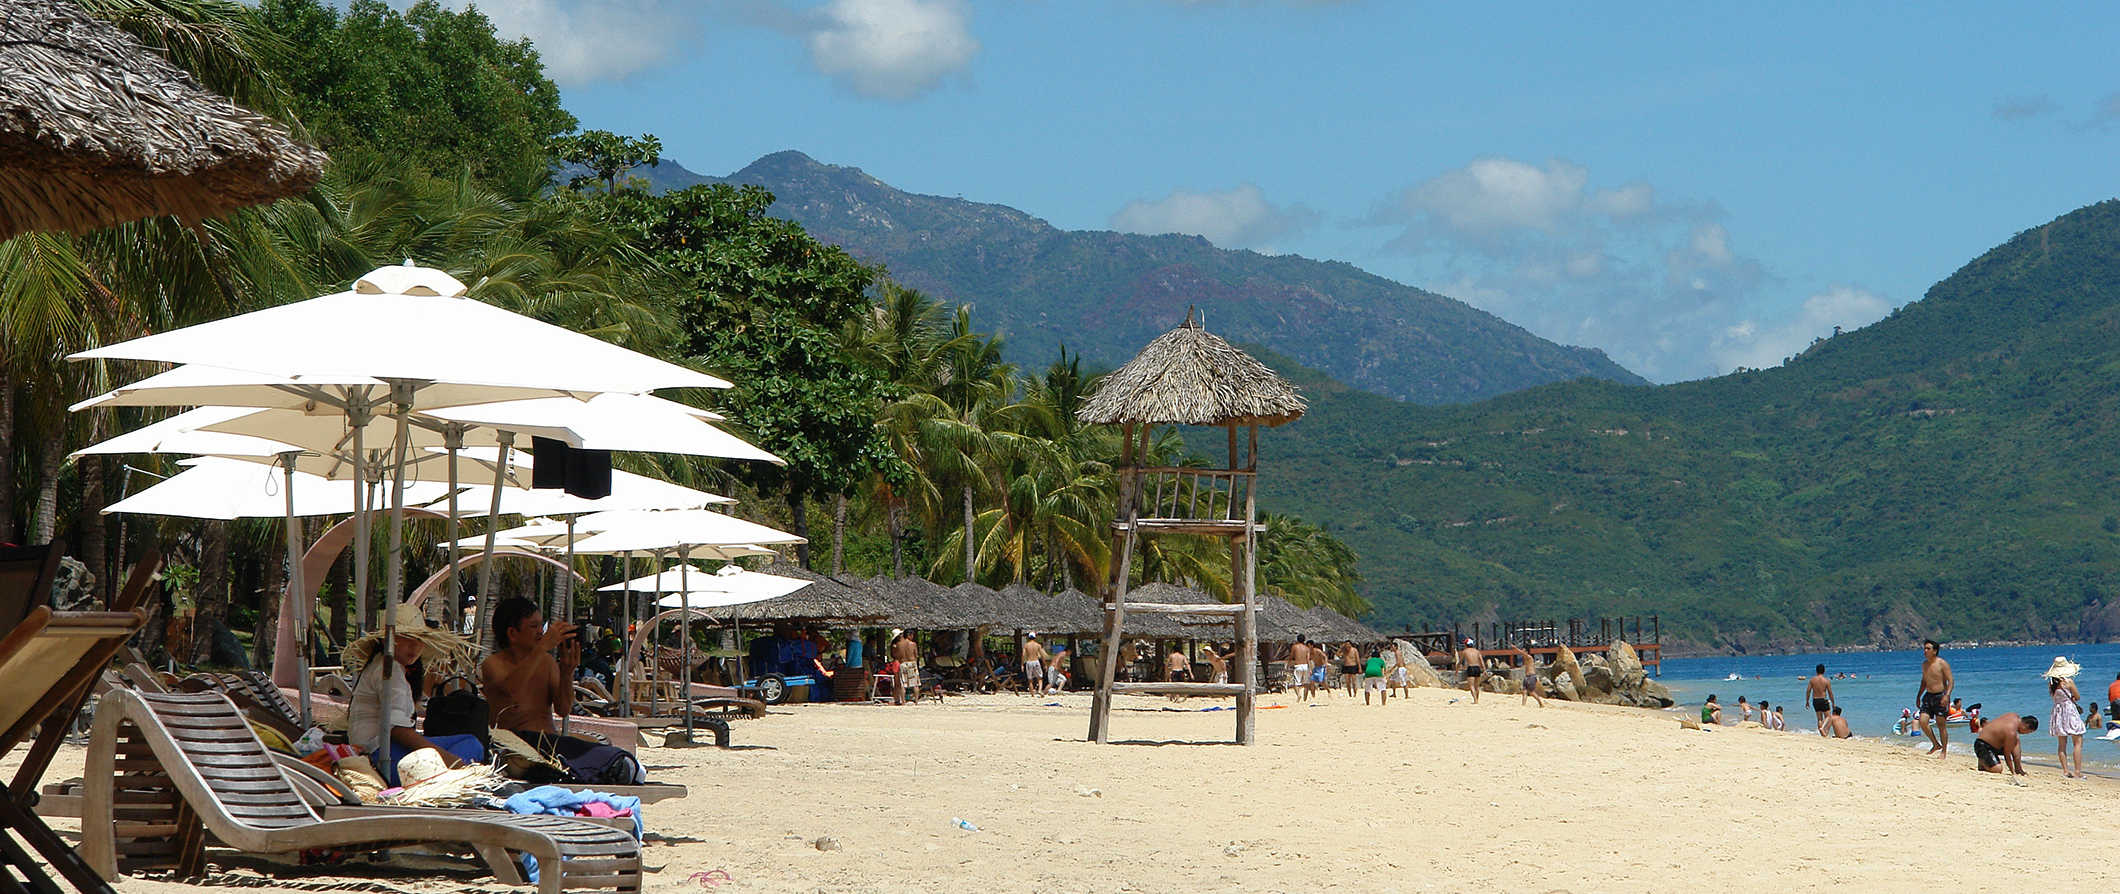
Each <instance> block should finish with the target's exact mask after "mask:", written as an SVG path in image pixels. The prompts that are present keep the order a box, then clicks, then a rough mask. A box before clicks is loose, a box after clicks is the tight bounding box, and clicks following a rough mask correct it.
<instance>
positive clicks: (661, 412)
mask: <svg viewBox="0 0 2120 894" xmlns="http://www.w3.org/2000/svg"><path fill="white" fill-rule="evenodd" d="M707 412H708V411H705V410H700V409H698V408H695V407H689V406H686V405H684V404H681V403H678V402H676V401H671V400H664V399H662V398H660V397H655V396H652V395H645V394H617V393H611V394H599V395H596V396H594V397H591V398H589V399H588V400H570V399H568V398H543V399H536V400H511V401H505V402H501V403H491V404H479V405H476V406H465V407H447V408H443V409H438V410H435V411H433V413H432V415H434V416H435V417H436V418H440V419H448V420H454V421H458V422H468V423H472V424H476V425H483V426H491V427H494V428H506V429H513V430H516V431H523V430H524V428H523V427H524V426H527V425H548V426H558V427H562V428H565V429H568V430H570V431H573V432H577V433H579V434H580V435H581V440H580V442H579V443H577V444H575V445H574V446H577V447H582V448H586V449H590V450H630V451H638V452H644V453H682V454H686V455H690V456H712V457H720V458H723V459H748V460H758V461H761V462H769V463H778V464H782V465H785V464H786V463H785V461H783V460H782V459H781V458H780V457H778V456H774V455H773V454H771V453H768V452H766V451H764V450H760V449H758V448H757V447H755V446H752V445H751V444H750V442H748V441H745V440H744V439H742V438H739V437H737V436H735V435H732V434H729V433H728V432H726V431H723V430H722V429H720V428H718V427H716V426H715V425H714V424H713V423H712V422H710V421H709V418H708V417H707V416H701V415H699V414H701V413H707ZM710 415H712V414H710ZM712 418H717V419H718V418H720V417H719V416H713V417H712Z"/></svg>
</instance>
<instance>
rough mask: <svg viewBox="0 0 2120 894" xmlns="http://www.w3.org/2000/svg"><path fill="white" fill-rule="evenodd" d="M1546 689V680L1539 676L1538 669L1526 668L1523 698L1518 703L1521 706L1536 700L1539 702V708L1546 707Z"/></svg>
mask: <svg viewBox="0 0 2120 894" xmlns="http://www.w3.org/2000/svg"><path fill="white" fill-rule="evenodd" d="M1545 689H1546V679H1545V678H1544V677H1541V676H1539V675H1538V668H1535V667H1526V668H1524V692H1523V697H1521V698H1518V699H1517V700H1516V703H1517V704H1518V705H1519V706H1521V705H1522V704H1524V703H1525V702H1527V701H1533V700H1536V701H1537V702H1538V706H1539V707H1541V708H1543V707H1545V706H1546V692H1545Z"/></svg>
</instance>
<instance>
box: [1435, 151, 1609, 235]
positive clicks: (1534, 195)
mask: <svg viewBox="0 0 2120 894" xmlns="http://www.w3.org/2000/svg"><path fill="white" fill-rule="evenodd" d="M1589 177H1590V172H1589V171H1588V170H1586V169H1584V168H1583V167H1582V166H1581V165H1577V164H1571V163H1569V162H1565V161H1559V160H1554V161H1549V162H1547V163H1546V166H1545V167H1543V168H1541V167H1537V166H1535V165H1530V164H1526V163H1524V162H1521V161H1517V160H1515V159H1509V158H1482V159H1477V160H1474V161H1473V162H1472V163H1471V164H1468V165H1466V166H1464V167H1462V168H1458V169H1457V170H1454V171H1448V172H1446V173H1443V174H1441V175H1439V176H1436V177H1433V178H1430V179H1429V180H1427V181H1425V182H1422V183H1419V184H1416V185H1415V186H1413V187H1411V188H1409V189H1406V190H1405V191H1403V192H1401V193H1399V195H1398V197H1397V199H1396V204H1397V206H1398V208H1399V209H1400V210H1402V211H1404V212H1406V213H1408V214H1412V215H1416V216H1425V217H1430V218H1433V219H1435V220H1436V221H1438V222H1440V223H1441V224H1442V225H1444V226H1446V227H1448V228H1450V229H1451V230H1454V231H1456V232H1458V233H1460V234H1466V235H1484V234H1491V233H1496V232H1500V231H1503V230H1511V229H1519V228H1530V229H1537V230H1553V229H1555V228H1556V227H1557V226H1558V225H1559V224H1560V223H1561V221H1562V219H1563V218H1565V217H1566V216H1568V215H1570V214H1572V213H1573V212H1574V211H1575V210H1576V209H1577V208H1579V207H1580V206H1581V205H1582V202H1583V186H1584V184H1586V183H1588V182H1589Z"/></svg>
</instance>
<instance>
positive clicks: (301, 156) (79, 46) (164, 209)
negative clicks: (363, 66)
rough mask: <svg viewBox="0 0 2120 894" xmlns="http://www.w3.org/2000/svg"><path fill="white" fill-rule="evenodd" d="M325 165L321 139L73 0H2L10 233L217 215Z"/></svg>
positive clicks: (4, 180) (299, 181) (304, 183)
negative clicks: (301, 134) (314, 141)
mask: <svg viewBox="0 0 2120 894" xmlns="http://www.w3.org/2000/svg"><path fill="white" fill-rule="evenodd" d="M323 171H324V153H322V152H320V151H318V150H316V149H312V148H310V147H308V146H304V145H302V144H301V143H298V142H295V141H294V139H293V138H291V137H289V136H288V134H287V131H286V130H284V129H282V128H281V127H280V126H279V125H277V124H274V123H273V122H272V121H270V120H268V119H266V118H265V117H264V116H262V115H259V114H257V113H255V112H252V111H250V110H248V109H245V108H243V107H241V106H238V105H236V104H235V103H234V102H233V101H231V100H229V99H227V98H225V97H221V96H217V95H215V94H213V93H212V92H209V91H208V90H207V89H206V88H205V87H202V86H200V85H199V83H198V81H196V80H194V79H193V78H192V77H191V75H190V74H189V73H187V72H185V71H184V70H183V69H180V68H178V67H176V66H175V65H172V64H170V63H169V62H168V61H167V60H165V59H163V58H162V57H161V56H160V55H158V54H157V53H156V52H155V51H153V50H150V49H148V48H147V47H144V46H142V45H140V43H139V42H137V41H135V40H133V39H132V38H131V37H128V36H126V35H125V34H124V33H123V32H121V31H119V30H117V29H116V28H112V27H111V26H109V25H106V24H104V23H102V22H99V21H96V20H95V19H93V18H91V17H90V16H89V15H88V14H87V13H85V12H83V11H82V10H81V8H80V7H78V6H75V5H74V4H73V3H71V2H68V0H0V239H7V238H10V237H13V236H15V235H16V234H18V233H22V232H25V231H28V230H68V231H72V232H77V233H78V232H83V231H87V230H93V229H97V228H100V227H106V226H110V225H112V224H116V223H122V222H125V221H128V220H135V219H138V218H142V217H153V216H157V215H173V216H175V217H178V218H181V219H183V220H186V221H198V220H200V219H203V218H208V217H219V216H221V215H224V214H227V213H229V212H231V211H234V210H236V209H237V208H242V207H244V206H247V205H258V204H263V203H266V202H271V201H273V200H275V199H280V198H284V197H286V196H290V195H294V194H296V193H299V192H302V191H304V190H307V189H308V188H310V187H311V186H314V185H316V182H317V178H318V177H320V176H322V174H323Z"/></svg>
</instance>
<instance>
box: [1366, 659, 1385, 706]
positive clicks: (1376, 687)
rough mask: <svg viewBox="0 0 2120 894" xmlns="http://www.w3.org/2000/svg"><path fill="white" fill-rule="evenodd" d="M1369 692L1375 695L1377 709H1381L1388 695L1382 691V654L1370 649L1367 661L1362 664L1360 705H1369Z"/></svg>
mask: <svg viewBox="0 0 2120 894" xmlns="http://www.w3.org/2000/svg"><path fill="white" fill-rule="evenodd" d="M1371 692H1374V693H1376V694H1377V707H1380V708H1381V707H1383V706H1384V702H1385V700H1386V699H1387V698H1389V695H1388V693H1386V692H1385V690H1384V653H1383V651H1382V650H1380V649H1376V648H1371V649H1370V650H1369V659H1368V660H1367V661H1364V662H1362V704H1365V705H1366V704H1369V694H1370V693H1371Z"/></svg>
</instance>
